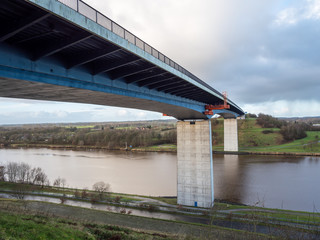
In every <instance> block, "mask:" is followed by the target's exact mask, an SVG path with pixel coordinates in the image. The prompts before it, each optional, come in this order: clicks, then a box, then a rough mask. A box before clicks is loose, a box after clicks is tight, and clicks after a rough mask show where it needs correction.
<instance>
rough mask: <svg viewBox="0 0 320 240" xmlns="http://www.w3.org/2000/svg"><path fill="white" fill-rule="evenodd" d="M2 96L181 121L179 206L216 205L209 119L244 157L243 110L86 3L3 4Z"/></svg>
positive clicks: (32, 0)
mask: <svg viewBox="0 0 320 240" xmlns="http://www.w3.org/2000/svg"><path fill="white" fill-rule="evenodd" d="M0 20H1V24H2V26H1V28H0V97H10V98H22V99H37V100H49V101H62V102H77V103H90V104H99V105H108V106H117V107H127V108H136V109H143V110H150V111H157V112H161V113H164V114H166V115H169V116H173V117H175V118H176V119H178V120H179V121H178V123H177V131H178V203H179V204H182V205H196V206H203V207H209V206H211V205H212V204H213V200H214V192H213V170H212V137H211V122H210V118H211V117H212V116H213V115H214V114H219V115H221V116H223V117H224V118H225V128H224V138H225V150H226V151H238V135H237V120H236V119H237V117H239V116H242V115H244V112H243V110H242V109H241V108H240V107H238V106H237V105H236V104H235V103H234V102H232V101H231V100H230V99H226V98H225V96H224V95H223V94H221V93H220V92H218V91H217V90H215V89H214V88H212V87H211V86H210V85H208V84H207V83H205V82H204V81H202V80H200V79H199V78H197V77H196V76H194V75H193V74H192V73H190V72H189V71H187V70H186V69H185V68H183V67H182V66H181V65H179V64H177V63H176V62H174V61H173V60H171V59H170V58H169V57H167V56H165V55H164V54H162V53H161V52H160V51H158V50H156V49H155V48H153V47H152V46H150V45H149V44H147V43H146V42H144V41H143V40H141V39H140V38H138V37H137V36H135V35H134V34H132V33H131V32H130V31H128V30H126V29H125V28H123V27H121V26H120V25H119V24H117V23H115V22H114V21H112V20H111V19H109V18H108V17H106V16H105V15H103V14H102V13H100V12H99V11H97V10H95V9H93V8H92V7H90V6H89V5H87V4H86V3H84V2H82V1H80V0H2V1H1V5H0Z"/></svg>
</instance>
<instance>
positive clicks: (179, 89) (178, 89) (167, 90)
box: [159, 83, 201, 94]
mask: <svg viewBox="0 0 320 240" xmlns="http://www.w3.org/2000/svg"><path fill="white" fill-rule="evenodd" d="M162 90H163V91H164V92H165V93H170V94H176V93H180V92H183V93H186V92H187V91H190V92H197V89H195V88H194V87H193V86H192V85H191V84H188V83H185V84H181V85H179V86H174V87H171V88H165V89H161V90H160V89H159V91H162ZM198 91H201V90H198Z"/></svg>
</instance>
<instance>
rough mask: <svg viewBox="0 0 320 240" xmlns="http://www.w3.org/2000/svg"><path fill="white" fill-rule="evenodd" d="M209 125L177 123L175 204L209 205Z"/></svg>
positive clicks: (210, 148)
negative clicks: (176, 185)
mask: <svg viewBox="0 0 320 240" xmlns="http://www.w3.org/2000/svg"><path fill="white" fill-rule="evenodd" d="M209 124H210V121H208V120H204V121H194V122H189V121H179V122H178V123H177V134H178V136H177V138H178V139H177V144H178V148H177V149H178V204H181V205H187V206H198V207H210V206H211V205H212V202H213V194H212V193H213V186H212V183H211V177H213V173H212V169H211V167H210V162H211V154H210V153H211V151H212V146H211V144H210V126H209Z"/></svg>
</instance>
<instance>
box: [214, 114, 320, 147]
mask: <svg viewBox="0 0 320 240" xmlns="http://www.w3.org/2000/svg"><path fill="white" fill-rule="evenodd" d="M238 131H239V150H240V152H277V153H320V143H318V141H319V138H320V132H319V131H308V132H307V137H305V138H303V139H298V140H295V141H292V142H288V143H285V142H284V141H283V137H282V135H281V134H280V133H279V131H280V129H278V128H262V127H261V126H259V125H258V124H257V123H256V119H252V118H250V119H245V120H238ZM213 132H214V133H213V134H214V143H213V150H215V151H223V120H222V119H219V120H216V121H215V124H214V126H213Z"/></svg>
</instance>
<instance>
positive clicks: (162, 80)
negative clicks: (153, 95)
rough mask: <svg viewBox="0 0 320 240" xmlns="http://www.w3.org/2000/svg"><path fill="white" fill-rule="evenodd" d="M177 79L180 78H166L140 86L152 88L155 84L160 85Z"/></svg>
mask: <svg viewBox="0 0 320 240" xmlns="http://www.w3.org/2000/svg"><path fill="white" fill-rule="evenodd" d="M175 78H178V77H169V78H164V79H159V80H156V81H152V82H148V83H147V84H144V85H143V84H141V85H140V84H139V86H140V87H150V86H151V85H154V84H159V83H161V82H165V81H168V80H171V79H175Z"/></svg>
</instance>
